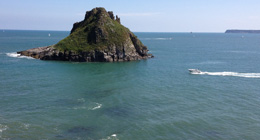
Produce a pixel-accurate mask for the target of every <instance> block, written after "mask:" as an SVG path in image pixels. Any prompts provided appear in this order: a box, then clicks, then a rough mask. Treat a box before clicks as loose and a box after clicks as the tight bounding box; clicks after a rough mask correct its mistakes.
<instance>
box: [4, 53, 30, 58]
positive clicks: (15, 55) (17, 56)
mask: <svg viewBox="0 0 260 140" xmlns="http://www.w3.org/2000/svg"><path fill="white" fill-rule="evenodd" d="M6 55H7V56H9V57H15V58H26V59H34V58H32V57H28V56H21V54H18V53H16V52H12V53H6Z"/></svg>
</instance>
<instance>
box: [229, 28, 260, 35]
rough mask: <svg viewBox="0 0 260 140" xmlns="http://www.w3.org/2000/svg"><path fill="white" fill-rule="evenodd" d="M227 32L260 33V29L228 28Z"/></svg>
mask: <svg viewBox="0 0 260 140" xmlns="http://www.w3.org/2000/svg"><path fill="white" fill-rule="evenodd" d="M225 33H255V34H259V33H260V30H234V29H233V30H226V32H225Z"/></svg>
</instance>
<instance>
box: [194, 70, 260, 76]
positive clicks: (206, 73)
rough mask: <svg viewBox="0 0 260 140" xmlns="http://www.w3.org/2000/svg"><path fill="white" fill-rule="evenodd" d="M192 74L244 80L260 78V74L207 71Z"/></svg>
mask: <svg viewBox="0 0 260 140" xmlns="http://www.w3.org/2000/svg"><path fill="white" fill-rule="evenodd" d="M190 73H191V74H197V75H213V76H235V77H244V78H260V73H239V72H207V71H192V72H190Z"/></svg>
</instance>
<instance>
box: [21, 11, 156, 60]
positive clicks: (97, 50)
mask: <svg viewBox="0 0 260 140" xmlns="http://www.w3.org/2000/svg"><path fill="white" fill-rule="evenodd" d="M17 53H18V54H21V55H24V56H30V57H33V58H36V59H41V60H61V61H77V62H113V61H132V60H140V59H146V58H150V57H153V56H152V55H151V54H148V49H147V47H146V46H144V45H143V44H142V42H141V41H140V40H139V39H138V38H137V37H136V36H135V35H134V34H133V33H132V32H131V31H130V30H129V29H127V28H126V27H124V26H123V25H121V23H120V18H119V17H118V16H116V18H115V16H114V14H113V12H107V11H106V10H105V9H104V8H94V9H92V10H91V11H87V12H86V15H85V19H84V20H83V21H81V22H77V23H74V25H73V28H72V30H71V33H70V35H69V36H68V37H66V38H65V39H63V40H61V41H60V42H58V43H57V44H55V45H52V46H47V47H40V48H33V49H29V50H25V51H20V52H17Z"/></svg>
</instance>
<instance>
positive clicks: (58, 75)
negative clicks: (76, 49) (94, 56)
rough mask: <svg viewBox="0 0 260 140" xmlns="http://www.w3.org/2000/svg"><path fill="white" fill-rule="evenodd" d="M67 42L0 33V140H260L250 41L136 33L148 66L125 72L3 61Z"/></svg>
mask: <svg viewBox="0 0 260 140" xmlns="http://www.w3.org/2000/svg"><path fill="white" fill-rule="evenodd" d="M49 34H50V36H49ZM68 34H69V32H56V31H10V30H5V31H4V32H2V31H1V32H0V139H11V140H13V139H14V140H18V139H19V140H20V139H58V140H59V139H95V140H96V139H98V140H99V139H120V140H146V139H147V140H152V139H156V140H157V139H163V140H172V139H192V140H193V139H196V140H201V139H213V140H214V139H215V140H219V139H229V140H230V139H234V140H237V139H259V138H260V133H259V132H260V86H259V85H260V63H259V60H260V35H259V34H221V33H193V34H189V33H136V35H137V36H138V37H139V38H140V39H141V41H142V42H143V43H144V44H145V45H147V46H148V47H149V50H150V52H151V53H152V54H153V55H154V56H155V58H153V59H149V60H142V61H134V62H119V63H72V62H55V61H41V60H36V59H29V58H21V57H16V56H15V54H14V53H13V52H16V51H20V50H25V49H30V48H34V47H41V46H47V45H51V44H55V43H57V42H58V41H59V40H61V39H62V38H64V37H66V36H67V35H68ZM190 68H198V69H200V70H201V71H202V73H200V74H189V72H188V69H190Z"/></svg>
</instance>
